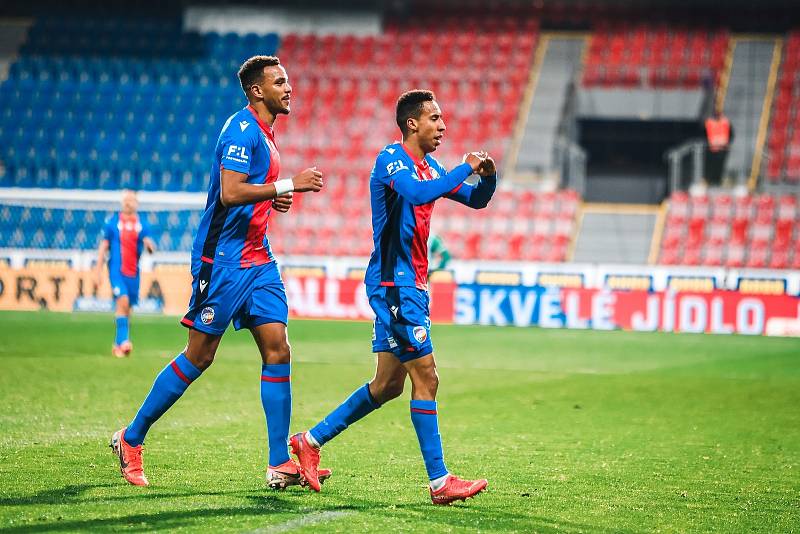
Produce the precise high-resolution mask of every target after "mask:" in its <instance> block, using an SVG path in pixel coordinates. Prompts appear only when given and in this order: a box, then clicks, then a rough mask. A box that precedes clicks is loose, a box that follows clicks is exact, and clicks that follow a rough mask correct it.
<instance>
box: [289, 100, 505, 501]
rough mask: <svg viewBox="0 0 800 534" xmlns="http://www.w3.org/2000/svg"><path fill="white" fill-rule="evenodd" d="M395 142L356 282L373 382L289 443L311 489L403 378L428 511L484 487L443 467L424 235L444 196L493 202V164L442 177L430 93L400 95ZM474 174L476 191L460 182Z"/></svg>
mask: <svg viewBox="0 0 800 534" xmlns="http://www.w3.org/2000/svg"><path fill="white" fill-rule="evenodd" d="M396 116H397V125H398V127H399V128H400V131H401V132H402V134H403V142H402V143H394V144H392V145H389V146H387V147H385V148H384V149H383V150H382V151H381V153H380V154H379V155H378V158H377V159H376V161H375V167H374V168H373V169H372V175H371V176H370V194H371V204H372V230H373V245H374V250H373V252H372V257H371V258H370V261H369V266H368V268H367V272H366V276H365V283H366V286H367V295H368V296H369V304H370V306H371V307H372V310H373V311H374V312H375V325H374V332H373V336H372V352H374V353H377V355H378V364H377V369H376V371H375V378H373V379H372V381H371V382H369V383H368V384H365V385H364V386H362V387H361V388H359V389H357V390H356V391H354V392H353V393H352V394H351V395H350V397H348V398H347V400H345V402H343V403H342V404H341V405H340V406H339V407H338V408H336V409H335V410H334V411H333V412H331V413H330V414H329V415H328V416H327V417H325V418H324V419H323V420H322V421H320V422H319V423H318V424H317V425H316V426H314V427H313V428H311V429H310V430H309V431H308V432H305V433H301V434H295V435H294V436H292V438H291V440H290V444H291V446H292V450H293V451H294V452H295V454H297V456H298V459H299V461H300V467H301V469H302V471H303V475H304V476H305V478H306V480H307V481H308V484H309V486H311V488H312V489H314V490H316V491H319V490H320V484H319V477H318V467H317V466H318V465H319V448H320V447H321V446H322V445H324V444H325V443H327V442H328V441H330V440H331V439H333V438H334V437H336V436H337V435H338V434H339V433H340V432H342V431H343V430H344V429H346V428H347V427H348V426H349V425H351V424H353V423H355V422H356V421H358V420H359V419H361V418H362V417H364V416H366V415H367V414H369V413H370V412H372V411H373V410H375V409H377V408H380V406H381V405H382V404H384V403H385V402H387V401H389V400H391V399H394V398H396V397H398V396H399V395H400V394H401V393H402V392H403V385H404V383H405V380H406V377H407V376H410V377H411V383H412V386H413V389H412V392H411V422H412V423H413V425H414V429H415V430H416V433H417V438H418V440H419V446H420V450H421V451H422V457H423V459H424V461H425V468H426V470H427V473H428V478H429V480H430V496H431V499H432V501H433V502H434V503H435V504H448V503H450V502H452V501H454V500H457V499H462V500H463V499H466V498H469V497H472V496H474V495H476V494H478V493H479V492H481V491H483V489H484V488H485V487H486V485H487V481H486V480H482V479H481V480H462V479H460V478H458V477H456V476H455V475H452V474H450V473H449V472H448V471H447V468H446V467H445V464H444V457H443V453H442V442H441V438H440V436H439V422H438V415H437V404H436V392H437V389H438V385H439V379H438V375H437V373H436V363H435V360H434V358H433V345H432V343H431V335H430V319H429V315H430V312H429V303H430V300H429V298H428V280H427V276H428V235H429V233H430V221H431V213H432V212H433V206H434V202H435V201H436V200H437V199H439V198H449V199H451V200H454V201H456V202H460V203H461V204H465V205H466V206H469V207H471V208H474V209H481V208H485V207H486V205H487V204H488V203H489V200H490V199H491V197H492V195H493V194H494V191H495V187H496V185H497V173H496V169H495V164H494V161H493V160H492V159H491V158H489V157H488V155H487V154H486V153H483V152H473V153H470V154H466V155H465V156H464V162H463V163H462V164H461V165H458V166H457V167H455V168H454V169H453V170H451V171H450V172H447V171H446V169H445V168H444V167H442V165H441V164H440V163H439V162H438V161H436V160H435V159H434V158H433V157H432V156H431V155H430V154H431V152H433V151H435V150H436V148H437V147H438V146H439V144H440V143H441V141H442V137H443V136H444V132H445V123H444V120H443V118H442V111H441V109H440V108H439V105H438V103H437V102H436V100H435V97H434V95H433V93H432V92H431V91H419V90H417V91H409V92H407V93H404V94H403V95H402V96H400V98H399V100H398V101H397V110H396ZM473 173H477V174H478V175H480V179H479V181H478V183H477V184H476V185H471V184H469V183H467V182H465V180H466V179H467V178H468V177H469V176H470V175H472V174H473Z"/></svg>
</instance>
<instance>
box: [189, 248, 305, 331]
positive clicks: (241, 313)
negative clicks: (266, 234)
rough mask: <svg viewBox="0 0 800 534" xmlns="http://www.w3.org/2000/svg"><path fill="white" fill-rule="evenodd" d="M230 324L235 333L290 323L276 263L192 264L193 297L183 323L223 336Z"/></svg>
mask: <svg viewBox="0 0 800 534" xmlns="http://www.w3.org/2000/svg"><path fill="white" fill-rule="evenodd" d="M231 321H233V326H234V328H236V330H241V329H242V328H254V327H256V326H259V325H262V324H267V323H283V324H287V322H288V321H289V307H288V306H287V304H286V290H285V289H284V287H283V280H281V273H280V271H279V270H278V265H277V264H276V263H275V262H270V263H265V264H263V265H258V266H255V267H249V268H243V267H221V266H218V265H213V264H211V263H206V262H202V261H193V262H192V297H191V299H190V300H189V311H188V312H187V313H186V315H185V316H184V317H183V319H181V324H182V325H184V326H186V327H188V328H194V329H195V330H199V331H200V332H205V333H206V334H213V335H222V334H223V333H224V332H225V330H226V329H227V328H228V325H229V324H230V322H231Z"/></svg>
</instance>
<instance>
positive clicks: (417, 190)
mask: <svg viewBox="0 0 800 534" xmlns="http://www.w3.org/2000/svg"><path fill="white" fill-rule="evenodd" d="M471 174H472V168H471V167H470V166H469V165H468V164H467V163H462V164H461V165H459V166H457V167H455V168H454V169H453V170H452V171H450V172H449V173H448V172H447V171H446V169H445V168H444V167H443V166H442V165H441V164H440V163H439V162H438V161H436V159H434V158H433V157H432V156H431V155H430V154H428V155H426V156H425V157H424V158H423V159H422V160H420V159H417V158H416V157H415V156H414V155H412V154H411V153H410V152H409V151H408V150H407V149H406V147H405V146H404V145H403V144H402V143H395V144H392V145H388V146H387V147H385V148H384V149H383V150H382V151H381V153H380V154H378V157H377V159H376V160H375V167H373V169H372V174H371V175H370V180H369V189H370V202H371V204H372V239H373V245H374V249H373V252H372V256H371V257H370V260H369V266H368V267H367V272H366V275H365V277H364V282H365V283H366V284H367V285H375V286H377V285H382V286H413V287H417V288H419V289H427V287H428V235H429V234H430V227H431V214H432V212H433V205H434V203H435V201H436V199H438V198H440V197H443V196H446V197H448V198H451V199H452V200H456V201H457V202H461V203H462V204H466V205H468V206H471V207H484V206H485V205H486V202H488V198H491V194H492V193H494V187H495V180H494V179H492V180H490V181H487V184H486V185H485V186H484V187H483V188H481V195H473V192H474V191H477V190H478V189H479V187H480V186H477V187H476V186H472V185H470V184H468V183H465V182H464V180H466V179H467V178H468V177H469V176H470V175H471ZM489 187H490V188H491V192H490V193H489V195H488V197H487V198H486V199H485V200H486V202H483V203H482V205H480V206H478V205H477V204H475V202H474V201H475V200H476V199H477V197H478V196H481V197H482V196H483V193H484V190H488V189H489ZM473 196H474V197H476V198H473ZM473 204H475V205H473Z"/></svg>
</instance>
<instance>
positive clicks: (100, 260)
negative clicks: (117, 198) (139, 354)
mask: <svg viewBox="0 0 800 534" xmlns="http://www.w3.org/2000/svg"><path fill="white" fill-rule="evenodd" d="M138 207H139V201H138V199H137V197H136V193H135V192H134V191H129V190H126V191H123V192H122V210H121V211H120V212H119V213H115V214H114V215H112V216H111V217H109V218H108V219H106V222H105V224H104V225H103V233H102V235H101V239H100V247H99V248H98V250H97V265H96V266H95V267H96V270H95V285H96V286H99V285H100V282H101V280H102V277H103V264H104V263H106V254H108V276H109V278H110V280H111V292H112V294H113V295H114V306H115V310H114V312H115V313H114V315H115V318H114V322H115V323H116V327H117V328H116V337H115V338H114V344H113V345H112V347H111V354H113V355H114V356H116V357H117V358H124V357H125V356H129V355H130V354H131V351H132V350H133V343H131V339H130V317H131V309H132V308H133V306H136V304H138V302H139V258H141V256H142V252H143V251H144V250H147V251H148V252H150V253H151V254H152V253H153V252H154V251H155V249H156V244H155V242H153V239H152V237H151V235H152V234H151V231H150V227H149V226H148V225H147V222H146V221H144V220H143V219H140V218H139V215H138V214H137V212H136V210H137V208H138Z"/></svg>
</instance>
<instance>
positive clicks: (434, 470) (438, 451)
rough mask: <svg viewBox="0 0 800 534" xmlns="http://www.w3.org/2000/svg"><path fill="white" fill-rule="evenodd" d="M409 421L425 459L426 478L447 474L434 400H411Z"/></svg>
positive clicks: (432, 478)
mask: <svg viewBox="0 0 800 534" xmlns="http://www.w3.org/2000/svg"><path fill="white" fill-rule="evenodd" d="M411 422H412V423H414V430H416V431H417V439H418V440H419V449H420V450H421V451H422V458H423V459H424V460H425V469H426V470H427V471H428V478H429V479H431V480H434V479H436V478H439V477H443V476H444V475H446V474H447V468H446V467H445V466H444V453H442V437H441V436H440V435H439V416H438V415H437V414H436V401H429V400H412V401H411Z"/></svg>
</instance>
